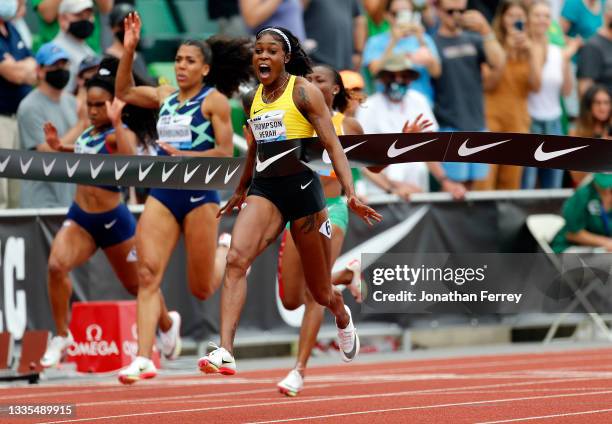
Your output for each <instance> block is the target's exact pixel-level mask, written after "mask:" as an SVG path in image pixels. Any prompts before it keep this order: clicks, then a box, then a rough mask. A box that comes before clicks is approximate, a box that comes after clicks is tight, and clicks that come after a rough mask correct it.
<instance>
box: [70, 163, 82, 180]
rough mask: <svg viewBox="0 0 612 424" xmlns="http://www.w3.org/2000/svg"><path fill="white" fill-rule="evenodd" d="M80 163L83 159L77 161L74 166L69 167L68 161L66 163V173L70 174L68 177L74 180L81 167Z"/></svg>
mask: <svg viewBox="0 0 612 424" xmlns="http://www.w3.org/2000/svg"><path fill="white" fill-rule="evenodd" d="M79 163H81V159H79V160H77V161H76V162H75V163H74V165H72V166H70V165H68V161H66V171H67V172H68V177H70V178H72V176H73V175H74V173H75V172H76V169H77V167H78V166H79Z"/></svg>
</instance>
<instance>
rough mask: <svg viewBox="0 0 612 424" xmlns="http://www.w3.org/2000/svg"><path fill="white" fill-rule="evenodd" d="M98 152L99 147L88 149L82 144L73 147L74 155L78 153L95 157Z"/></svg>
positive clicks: (88, 147)
mask: <svg viewBox="0 0 612 424" xmlns="http://www.w3.org/2000/svg"><path fill="white" fill-rule="evenodd" d="M99 150H100V147H99V146H95V147H90V146H87V145H83V144H75V145H74V153H80V154H85V155H95V154H97V153H98V151H99Z"/></svg>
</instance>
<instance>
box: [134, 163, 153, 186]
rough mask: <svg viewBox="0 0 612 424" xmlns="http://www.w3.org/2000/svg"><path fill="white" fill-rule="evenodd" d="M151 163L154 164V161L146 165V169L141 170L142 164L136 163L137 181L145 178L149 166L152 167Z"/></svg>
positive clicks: (149, 169)
mask: <svg viewBox="0 0 612 424" xmlns="http://www.w3.org/2000/svg"><path fill="white" fill-rule="evenodd" d="M153 165H155V162H153V163H152V164H151V165H149V166H148V167H147V169H145V170H144V171H143V170H142V164H138V181H140V182H142V180H144V179H145V178H146V176H147V175H148V174H149V172H150V171H151V168H153Z"/></svg>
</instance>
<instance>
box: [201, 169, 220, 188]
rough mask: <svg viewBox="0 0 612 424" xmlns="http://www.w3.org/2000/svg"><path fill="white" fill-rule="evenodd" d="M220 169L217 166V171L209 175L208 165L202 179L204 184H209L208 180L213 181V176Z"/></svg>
mask: <svg viewBox="0 0 612 424" xmlns="http://www.w3.org/2000/svg"><path fill="white" fill-rule="evenodd" d="M220 168H221V165H219V166H217V169H215V170H214V171H213V172H212V174H209V171H210V165H208V169H206V178H205V179H204V182H205V183H206V184H208V183H209V182H210V180H212V179H213V177H214V176H215V174H216V173H217V171H218V170H219V169H220Z"/></svg>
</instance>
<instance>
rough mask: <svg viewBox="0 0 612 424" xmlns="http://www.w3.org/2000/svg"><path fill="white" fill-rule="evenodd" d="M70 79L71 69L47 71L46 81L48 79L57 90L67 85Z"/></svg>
mask: <svg viewBox="0 0 612 424" xmlns="http://www.w3.org/2000/svg"><path fill="white" fill-rule="evenodd" d="M68 80H70V71H69V70H67V69H55V70H53V71H47V74H46V75H45V81H47V83H48V84H49V85H50V86H51V87H53V88H55V89H57V90H61V89H63V88H64V87H66V84H68Z"/></svg>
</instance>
